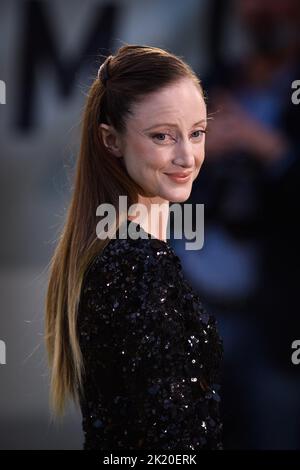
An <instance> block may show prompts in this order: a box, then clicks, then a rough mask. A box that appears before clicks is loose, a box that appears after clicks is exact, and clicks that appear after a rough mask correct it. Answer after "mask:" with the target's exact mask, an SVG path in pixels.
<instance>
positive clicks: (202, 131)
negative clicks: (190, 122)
mask: <svg viewBox="0 0 300 470" xmlns="http://www.w3.org/2000/svg"><path fill="white" fill-rule="evenodd" d="M197 132H198V133H199V132H200V135H199V134H198V135H196V136H194V137H196V138H197V137H201V136H202V135H204V134H206V129H199V130H198V131H194V132H193V134H197Z"/></svg>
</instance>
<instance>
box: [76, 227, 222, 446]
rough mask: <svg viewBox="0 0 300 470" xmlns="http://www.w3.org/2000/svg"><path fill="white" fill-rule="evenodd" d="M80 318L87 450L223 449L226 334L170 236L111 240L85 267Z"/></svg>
mask: <svg viewBox="0 0 300 470" xmlns="http://www.w3.org/2000/svg"><path fill="white" fill-rule="evenodd" d="M128 223H129V221H128ZM138 228H139V229H140V230H143V229H142V228H141V227H140V226H139V227H138ZM144 233H145V232H144ZM77 326H78V334H79V342H80V347H81V351H82V354H83V360H84V366H85V375H84V387H83V390H84V393H83V395H82V396H81V397H80V406H81V412H82V427H83V432H84V449H86V450H88V449H95V450H118V449H127V450H136V449H146V450H150V449H151V450H156V449H161V450H198V449H222V448H223V446H222V419H221V416H220V408H219V405H220V396H219V394H218V393H217V392H216V390H218V389H219V383H218V382H219V381H220V366H221V361H222V359H223V343H222V340H221V338H220V336H219V334H218V331H217V324H216V320H215V318H214V317H213V316H212V315H209V314H208V313H207V312H206V311H205V310H204V308H203V306H202V304H201V301H200V298H199V297H198V295H197V294H196V293H195V292H194V291H193V290H192V288H191V286H190V285H189V284H188V282H187V281H186V279H185V278H184V276H183V272H182V267H181V263H180V260H179V258H178V256H176V254H175V252H174V250H173V248H172V247H171V246H170V245H169V243H168V242H164V241H161V240H158V239H156V238H151V237H150V235H148V238H137V239H136V240H133V239H131V238H129V237H128V238H127V239H120V238H118V237H117V238H116V239H112V240H110V242H109V243H108V245H107V246H106V247H105V248H104V250H103V251H102V253H99V254H97V255H96V256H95V257H94V259H93V260H92V262H91V264H90V266H89V267H88V269H87V270H86V273H85V277H84V281H83V285H82V291H81V297H80V304H79V310H78V324H77Z"/></svg>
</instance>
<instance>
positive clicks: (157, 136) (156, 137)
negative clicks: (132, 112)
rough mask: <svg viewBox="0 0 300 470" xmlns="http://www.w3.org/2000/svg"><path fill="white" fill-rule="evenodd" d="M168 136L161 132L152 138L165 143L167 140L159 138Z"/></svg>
mask: <svg viewBox="0 0 300 470" xmlns="http://www.w3.org/2000/svg"><path fill="white" fill-rule="evenodd" d="M166 135H167V134H164V133H162V132H159V133H158V134H153V135H152V138H153V139H157V140H160V141H161V142H163V141H164V140H165V139H160V138H159V137H165V136H166Z"/></svg>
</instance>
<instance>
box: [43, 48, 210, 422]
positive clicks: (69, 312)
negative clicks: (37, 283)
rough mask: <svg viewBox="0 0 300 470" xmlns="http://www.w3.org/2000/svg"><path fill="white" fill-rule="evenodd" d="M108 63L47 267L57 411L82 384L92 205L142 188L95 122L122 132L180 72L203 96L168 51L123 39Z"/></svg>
mask: <svg viewBox="0 0 300 470" xmlns="http://www.w3.org/2000/svg"><path fill="white" fill-rule="evenodd" d="M107 61H109V77H110V78H109V80H108V81H107V82H106V85H105V82H104V81H103V76H102V75H101V74H102V72H101V73H100V74H99V77H97V78H96V79H95V80H94V82H93V83H92V85H91V87H90V89H89V92H88V96H87V101H86V106H85V110H84V115H83V121H82V134H81V145H80V151H79V156H78V160H77V163H76V168H75V178H74V179H75V181H74V186H73V192H72V198H71V202H70V205H69V208H68V212H67V216H66V221H65V225H64V227H63V229H62V233H61V235H60V237H59V241H58V244H57V246H56V249H55V252H54V254H53V257H52V259H51V262H50V269H49V283H48V289H47V294H46V301H45V310H46V318H45V342H46V349H47V354H48V363H49V367H50V371H51V377H50V379H51V383H50V400H51V405H52V408H53V410H54V412H55V414H57V415H62V414H63V411H64V408H65V404H66V401H67V399H69V398H71V399H73V400H74V401H75V403H77V404H78V403H79V392H80V391H81V390H82V377H83V373H84V367H83V360H82V356H81V351H80V347H79V341H78V334H77V327H76V322H77V310H78V305H79V300H80V292H81V286H82V281H83V276H84V273H85V270H86V268H87V266H88V264H89V263H90V262H91V260H92V258H93V257H94V256H95V255H96V253H99V252H101V251H102V250H103V248H104V247H105V246H106V245H107V243H108V242H109V240H110V238H109V237H107V238H105V239H102V238H99V237H98V236H97V234H96V230H95V229H96V225H97V219H96V209H97V207H98V206H99V205H100V204H102V203H110V204H113V205H114V207H115V208H116V213H117V214H118V212H119V196H121V195H125V196H127V204H128V207H129V206H130V205H131V204H134V203H136V202H138V194H141V193H142V191H143V190H142V188H141V187H139V186H138V185H137V184H136V183H135V182H134V181H133V180H132V179H131V177H130V176H129V175H128V173H127V171H126V169H125V168H124V165H123V164H122V162H121V159H120V158H112V157H111V154H109V153H108V151H107V149H106V148H105V146H104V143H103V141H102V137H101V134H100V132H99V124H100V122H103V123H107V124H111V125H112V126H113V127H114V128H115V130H116V131H118V132H119V133H121V134H124V133H125V132H126V118H127V117H128V116H129V114H130V112H131V108H132V106H133V104H135V103H137V102H138V101H139V100H142V99H143V97H144V96H145V95H147V94H148V93H151V92H154V91H158V90H159V89H161V88H162V87H164V86H167V85H169V84H171V83H174V82H176V81H177V80H180V79H182V78H187V77H188V78H191V79H192V80H193V81H194V82H195V84H196V85H197V86H199V89H200V91H201V93H202V95H203V91H202V87H201V83H200V80H199V79H198V77H197V76H196V75H195V73H194V72H193V71H192V69H191V68H190V67H189V65H188V64H186V63H185V62H184V61H183V60H182V59H181V58H180V57H177V56H175V55H174V54H171V53H170V52H168V51H166V50H163V49H160V48H157V47H150V46H140V45H124V46H122V47H120V48H119V50H118V51H117V52H116V54H115V55H113V56H110V58H109V60H108V58H107V59H106V61H105V63H106V62H107ZM101 69H103V67H102V68H101ZM126 219H127V213H124V214H123V213H122V214H121V215H120V217H117V220H116V223H115V227H114V230H117V228H118V227H119V226H120V225H121V224H122V223H123V221H124V220H126Z"/></svg>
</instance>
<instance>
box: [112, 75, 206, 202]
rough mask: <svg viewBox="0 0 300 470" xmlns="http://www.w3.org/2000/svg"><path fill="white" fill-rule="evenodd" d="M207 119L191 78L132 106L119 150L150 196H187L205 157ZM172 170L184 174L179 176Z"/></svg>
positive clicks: (180, 198) (175, 198)
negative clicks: (182, 176) (184, 176)
mask: <svg viewBox="0 0 300 470" xmlns="http://www.w3.org/2000/svg"><path fill="white" fill-rule="evenodd" d="M206 120H207V112H206V105H205V102H204V99H203V97H202V95H201V92H200V90H199V89H198V88H197V86H196V85H195V84H194V82H193V81H192V80H191V79H182V80H181V81H178V82H176V83H175V84H172V85H169V86H167V87H165V88H163V89H161V90H160V91H158V92H154V93H152V94H150V95H148V96H147V97H145V98H144V99H143V100H142V101H141V102H139V103H137V104H135V105H134V106H133V108H132V114H130V115H129V117H128V119H127V127H126V133H125V135H124V136H123V137H122V140H121V142H122V143H121V147H122V148H121V154H122V156H123V157H124V164H125V166H126V169H127V172H128V173H129V175H130V176H131V178H132V179H133V180H134V181H135V182H136V183H138V184H139V185H140V186H141V187H142V188H143V189H144V190H145V192H146V193H147V194H148V196H149V197H157V198H161V199H163V200H167V201H172V202H183V201H185V200H187V199H188V197H189V195H190V193H191V190H192V184H193V181H194V180H195V179H196V178H197V176H198V173H199V171H200V168H201V165H202V163H203V160H204V142H205V129H206V124H207V121H206ZM176 173H178V174H185V175H188V176H187V177H186V178H180V177H176V175H174V174H176ZM171 174H173V176H170V175H171Z"/></svg>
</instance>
